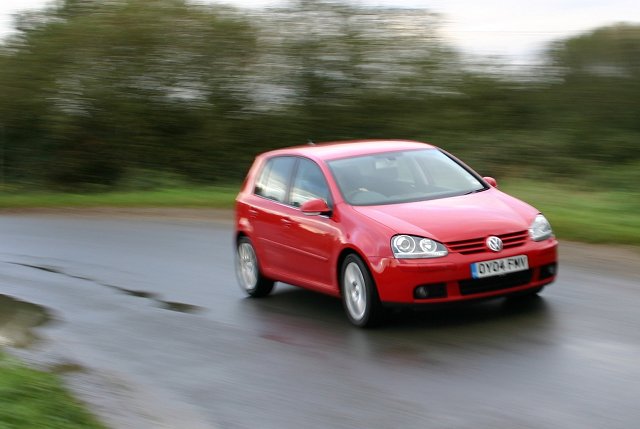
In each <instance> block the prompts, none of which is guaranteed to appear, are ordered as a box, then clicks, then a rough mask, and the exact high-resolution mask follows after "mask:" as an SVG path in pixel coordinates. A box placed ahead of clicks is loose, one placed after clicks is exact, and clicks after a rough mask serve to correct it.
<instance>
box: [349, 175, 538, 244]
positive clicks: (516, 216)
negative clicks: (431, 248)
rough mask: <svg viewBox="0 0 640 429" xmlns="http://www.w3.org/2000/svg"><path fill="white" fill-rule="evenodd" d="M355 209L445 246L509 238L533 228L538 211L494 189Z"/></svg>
mask: <svg viewBox="0 0 640 429" xmlns="http://www.w3.org/2000/svg"><path fill="white" fill-rule="evenodd" d="M353 209H354V210H355V211H357V212H358V213H360V214H361V215H364V216H366V217H368V218H370V219H372V220H374V221H376V222H379V223H381V224H383V225H385V226H387V227H389V228H391V229H392V230H393V231H394V232H395V233H397V234H412V235H418V236H423V237H428V238H433V239H435V240H438V241H442V242H450V241H458V240H468V239H473V238H477V237H484V236H487V235H499V234H507V233H511V232H516V231H522V230H526V229H528V228H529V226H530V224H531V222H532V221H533V219H534V217H535V216H536V214H538V213H539V212H538V210H536V209H535V208H533V207H531V206H530V205H528V204H526V203H524V202H522V201H520V200H518V199H516V198H513V197H511V196H509V195H507V194H504V193H502V192H500V191H498V190H497V189H494V188H491V189H488V190H486V191H483V192H478V193H475V194H470V195H461V196H458V197H450V198H441V199H438V200H430V201H418V202H412V203H403V204H389V205H379V206H353Z"/></svg>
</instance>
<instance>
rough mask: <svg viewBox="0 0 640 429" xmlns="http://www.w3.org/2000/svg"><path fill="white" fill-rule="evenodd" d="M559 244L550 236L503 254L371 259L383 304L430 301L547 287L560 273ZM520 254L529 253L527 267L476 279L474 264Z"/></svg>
mask: <svg viewBox="0 0 640 429" xmlns="http://www.w3.org/2000/svg"><path fill="white" fill-rule="evenodd" d="M557 248H558V242H557V240H556V239H555V238H550V239H548V240H544V241H541V242H533V241H529V242H527V243H526V244H524V245H522V246H519V247H515V248H512V249H509V250H508V251H502V252H500V253H492V252H488V251H487V252H484V253H479V254H474V255H462V254H459V253H450V254H449V255H447V256H446V257H444V258H439V259H404V260H399V259H395V258H369V263H370V267H371V274H372V275H373V278H374V280H375V282H376V285H377V287H378V294H379V296H380V300H381V301H382V302H383V303H398V304H428V303H439V302H453V301H464V300H470V299H480V298H489V297H497V296H503V295H509V294H512V293H517V292H523V291H527V290H530V289H537V288H539V287H542V286H544V285H547V284H549V283H551V282H553V281H554V280H555V277H556V273H557V259H558V257H557ZM516 255H527V258H528V262H529V269H528V270H527V271H518V272H515V273H510V274H505V275H498V276H493V277H486V278H482V279H473V278H472V277H471V264H472V263H475V262H479V261H485V260H490V259H496V258H504V257H509V256H516ZM419 288H421V289H419Z"/></svg>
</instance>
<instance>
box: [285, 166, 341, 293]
mask: <svg viewBox="0 0 640 429" xmlns="http://www.w3.org/2000/svg"><path fill="white" fill-rule="evenodd" d="M317 198H320V199H323V200H325V201H326V202H327V204H328V205H329V206H330V207H331V205H332V197H331V195H330V191H329V186H328V185H327V181H326V179H325V177H324V174H323V172H322V170H321V169H320V167H319V166H318V165H317V164H316V163H315V162H314V161H312V160H310V159H308V158H302V157H301V158H298V163H297V165H296V168H295V172H294V175H293V178H292V181H291V186H290V188H289V198H288V204H289V206H290V207H289V210H288V211H287V213H288V217H287V218H286V219H285V220H284V227H285V228H284V231H283V235H282V241H283V244H284V246H285V248H286V252H287V262H288V266H289V272H290V273H291V275H292V276H293V277H294V278H295V281H296V282H297V283H300V284H303V285H306V286H308V287H313V288H317V289H322V290H326V289H328V288H331V287H332V285H333V283H334V282H333V280H334V277H335V272H334V271H335V270H334V269H333V268H332V255H333V253H334V252H335V249H336V248H337V242H338V237H339V230H338V226H337V224H336V222H335V221H334V220H333V219H332V218H331V217H330V216H327V215H306V214H304V213H302V211H301V210H300V206H301V205H302V204H303V203H304V202H306V201H309V200H312V199H317Z"/></svg>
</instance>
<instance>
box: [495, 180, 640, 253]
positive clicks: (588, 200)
mask: <svg viewBox="0 0 640 429" xmlns="http://www.w3.org/2000/svg"><path fill="white" fill-rule="evenodd" d="M500 189H502V190H503V191H505V192H508V193H509V194H511V195H513V196H516V197H518V198H521V199H523V200H524V201H526V202H528V203H529V204H531V205H533V206H535V207H536V208H538V209H539V210H540V211H542V212H543V213H544V214H545V216H546V217H547V218H548V219H549V221H550V222H551V226H552V227H553V230H554V231H555V233H556V235H557V236H558V237H559V238H560V239H566V240H573V241H582V242H588V243H611V244H630V245H636V246H638V245H640V193H638V192H635V193H632V192H625V191H616V190H609V191H604V190H589V189H586V188H583V187H576V186H566V185H564V186H562V185H556V184H552V183H542V182H533V181H519V180H518V181H506V180H505V181H504V183H500Z"/></svg>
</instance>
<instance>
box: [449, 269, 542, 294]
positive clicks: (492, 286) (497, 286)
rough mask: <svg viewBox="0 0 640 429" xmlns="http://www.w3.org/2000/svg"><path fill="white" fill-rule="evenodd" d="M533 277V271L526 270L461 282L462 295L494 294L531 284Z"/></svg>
mask: <svg viewBox="0 0 640 429" xmlns="http://www.w3.org/2000/svg"><path fill="white" fill-rule="evenodd" d="M532 277H533V270H526V271H518V272H515V273H511V274H505V275H503V276H493V277H486V278H483V279H468V280H460V282H459V285H460V293H461V294H462V295H472V294H476V293H483V292H492V291H496V290H502V289H509V288H512V287H516V286H523V285H526V284H527V283H530V282H531V279H532Z"/></svg>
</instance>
